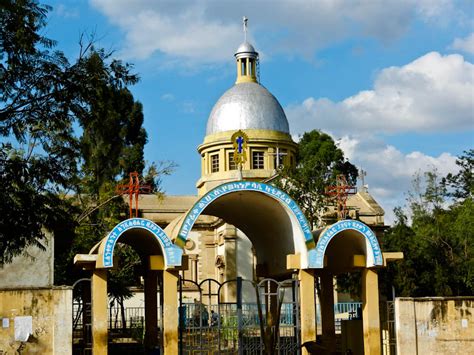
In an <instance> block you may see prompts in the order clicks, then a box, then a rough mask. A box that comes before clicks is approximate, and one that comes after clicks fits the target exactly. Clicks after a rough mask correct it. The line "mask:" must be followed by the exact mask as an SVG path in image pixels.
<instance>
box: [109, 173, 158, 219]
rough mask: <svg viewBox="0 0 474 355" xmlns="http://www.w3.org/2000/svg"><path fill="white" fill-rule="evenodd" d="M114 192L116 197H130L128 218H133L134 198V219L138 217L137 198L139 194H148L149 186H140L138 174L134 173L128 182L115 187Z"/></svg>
mask: <svg viewBox="0 0 474 355" xmlns="http://www.w3.org/2000/svg"><path fill="white" fill-rule="evenodd" d="M116 191H117V194H118V195H128V196H129V197H130V200H129V207H130V218H133V197H134V196H135V217H138V196H139V195H140V193H150V192H151V187H150V186H149V185H140V178H139V176H138V173H137V172H136V171H134V172H133V173H130V182H129V183H128V184H120V185H117V190H116Z"/></svg>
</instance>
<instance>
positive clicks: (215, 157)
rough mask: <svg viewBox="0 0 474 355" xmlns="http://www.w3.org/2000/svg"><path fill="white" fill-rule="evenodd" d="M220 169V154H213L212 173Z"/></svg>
mask: <svg viewBox="0 0 474 355" xmlns="http://www.w3.org/2000/svg"><path fill="white" fill-rule="evenodd" d="M218 171H219V154H213V155H211V173H217V172H218Z"/></svg>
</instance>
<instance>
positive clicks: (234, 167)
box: [229, 152, 237, 170]
mask: <svg viewBox="0 0 474 355" xmlns="http://www.w3.org/2000/svg"><path fill="white" fill-rule="evenodd" d="M229 170H237V164H236V163H235V160H234V152H229Z"/></svg>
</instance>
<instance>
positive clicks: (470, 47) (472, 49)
mask: <svg viewBox="0 0 474 355" xmlns="http://www.w3.org/2000/svg"><path fill="white" fill-rule="evenodd" d="M448 48H449V49H455V50H459V51H462V52H465V53H469V54H474V32H473V33H471V34H470V35H468V36H467V37H465V38H456V39H454V41H453V43H452V44H451V45H450V46H449V47H448Z"/></svg>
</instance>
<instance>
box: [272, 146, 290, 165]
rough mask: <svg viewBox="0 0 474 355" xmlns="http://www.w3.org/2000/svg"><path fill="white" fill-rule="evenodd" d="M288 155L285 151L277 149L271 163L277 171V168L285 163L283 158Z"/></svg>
mask: <svg viewBox="0 0 474 355" xmlns="http://www.w3.org/2000/svg"><path fill="white" fill-rule="evenodd" d="M287 155H288V153H287V151H286V149H279V150H278V151H277V153H275V155H274V156H273V163H274V164H275V165H274V166H275V169H278V168H279V167H281V166H283V165H284V162H285V156H287Z"/></svg>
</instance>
